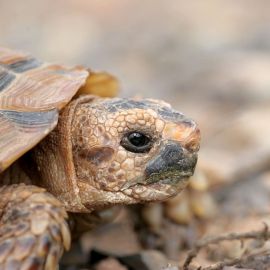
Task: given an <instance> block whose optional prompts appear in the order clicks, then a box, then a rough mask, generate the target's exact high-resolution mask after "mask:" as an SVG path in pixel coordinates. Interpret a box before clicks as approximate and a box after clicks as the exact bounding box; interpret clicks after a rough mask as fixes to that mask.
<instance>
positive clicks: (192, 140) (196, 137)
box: [182, 127, 201, 152]
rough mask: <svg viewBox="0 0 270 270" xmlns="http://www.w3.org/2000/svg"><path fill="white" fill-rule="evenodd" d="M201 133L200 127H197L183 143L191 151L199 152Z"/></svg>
mask: <svg viewBox="0 0 270 270" xmlns="http://www.w3.org/2000/svg"><path fill="white" fill-rule="evenodd" d="M200 140H201V134H200V130H199V128H198V127H196V128H195V129H194V130H193V131H192V132H191V133H190V135H189V136H188V137H187V138H186V140H185V141H183V143H182V145H183V147H184V148H185V149H187V150H188V151H190V152H198V151H199V149H200Z"/></svg>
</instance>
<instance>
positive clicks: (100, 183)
mask: <svg viewBox="0 0 270 270" xmlns="http://www.w3.org/2000/svg"><path fill="white" fill-rule="evenodd" d="M134 132H139V133H140V134H144V136H146V137H147V138H148V140H149V144H148V146H149V147H146V148H143V149H144V150H143V151H142V150H141V149H142V148H138V147H137V146H136V147H135V150H134V145H133V146H132V148H130V141H129V136H130V134H133V133H134ZM199 141H200V133H199V130H198V128H197V126H196V124H195V123H194V122H193V121H192V120H190V119H188V118H186V117H185V116H184V115H183V114H181V113H178V112H176V111H174V110H173V109H172V108H171V107H170V106H169V105H168V104H166V103H164V102H162V101H156V100H132V99H129V100H125V99H116V98H115V99H103V98H97V97H94V96H83V97H80V98H77V99H75V100H73V101H72V102H71V103H70V104H69V105H68V106H66V107H65V108H64V110H63V111H62V112H61V115H60V118H59V122H58V125H57V127H56V129H55V130H54V131H53V132H51V133H50V134H49V136H47V137H46V138H45V139H44V140H43V141H41V143H39V145H38V146H37V147H35V148H34V149H33V150H32V151H30V153H28V154H27V155H26V156H24V157H23V158H22V159H21V160H20V161H19V162H18V163H17V164H14V165H13V167H11V168H10V170H9V171H7V172H6V173H4V174H3V175H2V180H3V181H2V183H4V184H7V185H10V186H5V187H3V188H2V189H1V190H0V194H1V198H2V199H0V209H2V210H3V211H2V218H1V225H0V232H1V233H0V236H1V240H0V270H1V267H2V269H10V268H8V266H7V263H8V261H14V264H15V263H16V262H17V264H18V265H19V266H18V267H17V269H24V270H30V269H41V270H43V269H55V267H56V265H57V262H58V259H59V257H60V255H61V253H62V251H63V249H64V247H65V248H68V245H69V244H68V242H69V241H68V238H69V232H68V230H67V227H66V226H67V225H66V223H65V218H66V214H65V210H66V211H69V212H71V215H70V216H71V217H72V218H73V219H74V222H73V225H74V224H75V228H73V229H74V230H75V231H76V232H77V233H80V232H83V231H85V230H87V229H88V224H89V227H91V226H92V225H93V224H92V220H93V219H91V216H90V215H91V214H90V213H91V212H93V211H100V210H102V209H106V208H108V207H111V206H113V205H117V204H131V203H142V202H149V201H162V200H165V199H167V198H169V197H171V196H174V195H176V194H178V193H179V192H180V191H181V190H182V189H183V188H184V187H185V186H186V184H187V178H188V177H189V176H191V175H192V174H193V171H194V168H195V165H196V161H197V151H198V150H199ZM131 149H132V150H131ZM14 166H20V167H21V168H23V170H24V172H19V169H16V168H15V167H14ZM16 172H17V173H16ZM21 182H23V183H25V184H27V186H26V185H25V186H23V185H14V183H16V184H17V183H21ZM31 185H32V186H31ZM33 185H35V186H40V187H42V188H45V189H41V188H37V187H35V186H33ZM45 190H46V191H47V192H48V193H47V192H46V191H45ZM50 194H52V195H50ZM64 209H65V210H64ZM76 213H78V214H76ZM14 215H15V217H14ZM97 216H98V215H97ZM97 216H96V217H97ZM80 223H81V224H82V225H80ZM13 224H14V226H13ZM15 224H16V226H15ZM25 224H26V225H25ZM17 226H18V227H20V226H27V229H25V230H24V231H23V232H20V230H19V229H18V227H17ZM80 226H81V227H80ZM10 228H11V229H10ZM20 233H21V234H20ZM18 234H19V235H18ZM24 237H29V239H30V238H31V239H32V240H31V241H32V245H31V248H28V246H27V247H26V246H24V245H23V244H22V245H21V250H22V252H21V253H20V252H17V251H16V249H15V244H14V241H15V242H16V241H19V240H18V239H21V238H24ZM5 239H9V241H10V243H11V244H9V245H13V246H12V249H10V250H8V247H9V246H7V247H5V245H4V243H5V242H4V241H6V240H5ZM44 239H47V241H49V244H48V243H47V242H46V241H45V240H44ZM1 241H2V242H1ZM29 241H30V240H29ZM2 245H4V246H3V247H2ZM29 245H30V244H29ZM40 245H41V248H40ZM18 246H20V245H19V244H18ZM7 250H8V251H7ZM7 254H8V255H7ZM22 254H24V255H22ZM34 257H35V258H36V259H35V260H34V261H33V258H34ZM1 260H2V261H1ZM30 262H36V263H41V266H39V267H37V268H31V267H30V266H29V265H28V266H27V263H30ZM47 265H49V266H48V267H49V268H46V267H47ZM11 269H16V268H15V266H14V268H11Z"/></svg>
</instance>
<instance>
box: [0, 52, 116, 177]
mask: <svg viewBox="0 0 270 270" xmlns="http://www.w3.org/2000/svg"><path fill="white" fill-rule="evenodd" d="M92 74H94V75H92ZM100 74H101V75H100ZM100 74H95V73H92V72H91V76H89V75H90V72H89V70H87V69H86V68H84V67H81V66H76V67H72V68H70V67H66V66H62V65H56V64H49V63H45V62H42V61H40V60H37V59H36V58H33V57H32V56H30V55H28V54H25V53H22V52H18V51H13V50H10V49H6V48H1V47H0V149H1V151H0V173H1V172H2V171H3V170H5V169H6V168H7V167H8V166H9V165H11V164H12V163H13V162H14V161H15V160H17V159H18V158H19V157H20V156H22V155H23V154H24V153H25V152H27V151H28V150H29V149H31V148H33V147H34V146H35V145H36V144H37V143H38V142H39V141H41V140H42V139H43V138H44V137H45V136H46V135H47V134H48V133H49V132H50V131H51V130H52V129H53V128H54V127H55V126H56V124H57V121H58V113H59V110H61V109H62V108H63V107H64V106H65V105H66V104H67V103H68V102H69V101H70V100H71V99H72V97H73V96H74V95H75V94H76V93H77V92H78V90H79V89H80V88H81V86H84V87H83V88H82V89H81V90H80V93H89V89H87V87H86V86H89V87H92V88H91V89H94V91H92V92H94V93H95V94H98V93H99V91H100V90H99V89H100V88H101V87H100V85H102V83H100V77H101V80H102V82H103V83H104V80H105V84H107V85H108V81H109V84H110V85H109V89H111V92H112V93H108V96H110V95H115V91H116V88H117V85H116V84H117V83H116V82H117V81H116V79H115V78H113V77H112V76H110V75H108V74H107V73H100ZM104 76H105V77H104ZM92 77H93V78H94V84H95V85H97V87H96V88H97V91H95V87H93V81H92V80H91V81H90V80H89V79H90V78H92ZM86 82H87V83H86ZM89 87H88V88H89ZM90 92H91V91H90ZM101 92H102V95H105V94H104V90H103V89H101Z"/></svg>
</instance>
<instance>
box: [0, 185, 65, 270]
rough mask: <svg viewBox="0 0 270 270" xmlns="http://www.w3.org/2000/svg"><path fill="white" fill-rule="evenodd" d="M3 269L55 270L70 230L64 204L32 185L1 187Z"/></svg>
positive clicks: (0, 253)
mask: <svg viewBox="0 0 270 270" xmlns="http://www.w3.org/2000/svg"><path fill="white" fill-rule="evenodd" d="M0 209H1V210H0V211H1V212H0V213H1V216H0V270H2V269H4V270H9V269H12V270H32V269H35V270H53V269H57V267H58V260H59V258H60V257H61V255H62V253H63V250H64V248H65V249H68V248H69V246H70V232H69V229H68V225H67V223H66V221H65V219H66V218H67V214H66V211H65V210H64V208H63V206H62V205H61V203H60V202H59V201H58V200H57V199H56V198H54V197H53V196H52V195H51V194H49V193H48V192H46V191H45V190H44V189H42V188H39V187H36V186H30V185H24V184H20V185H11V186H4V187H1V188H0Z"/></svg>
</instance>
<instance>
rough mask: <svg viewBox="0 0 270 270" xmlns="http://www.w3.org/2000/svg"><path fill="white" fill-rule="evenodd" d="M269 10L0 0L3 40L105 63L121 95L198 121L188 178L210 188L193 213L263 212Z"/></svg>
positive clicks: (268, 142) (54, 57)
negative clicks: (197, 145)
mask: <svg viewBox="0 0 270 270" xmlns="http://www.w3.org/2000/svg"><path fill="white" fill-rule="evenodd" d="M269 11H270V1H267V0H259V1H255V0H238V1H235V0H217V1H214V0H204V1H195V0H193V1H182V0H170V1H160V0H146V1H135V0H130V1H126V0H114V1H100V0H92V1H86V0H57V1H55V0H46V1H40V0H24V1H19V0H8V1H4V0H0V43H1V46H6V47H10V48H14V49H20V50H24V51H27V52H30V53H31V54H33V55H35V56H36V57H38V58H41V59H44V60H46V61H52V62H57V63H65V64H70V65H73V64H83V65H85V66H87V67H90V68H91V69H94V70H105V71H108V72H111V73H112V74H114V75H116V76H117V77H118V78H119V80H120V82H121V96H125V97H127V96H134V95H136V96H138V95H139V96H143V97H152V98H160V99H164V100H166V101H167V102H170V103H171V104H172V105H173V106H174V107H175V108H176V109H178V110H180V111H183V112H184V113H185V114H187V115H188V116H190V117H192V118H194V119H195V120H196V121H197V122H198V123H199V126H200V127H201V131H202V147H201V152H200V161H199V170H198V174H199V176H196V177H197V179H199V180H198V181H199V182H198V183H199V184H196V181H195V184H194V185H193V186H194V189H195V190H196V192H197V193H196V196H195V197H196V199H197V198H199V197H200V196H201V195H200V194H201V193H203V194H204V193H207V194H208V195H205V196H204V195H203V196H202V198H203V199H201V200H199V203H198V202H197V206H196V202H195V204H192V205H193V206H188V207H189V208H190V207H191V208H192V207H193V208H194V209H193V210H192V211H195V214H194V215H195V216H197V217H199V218H200V217H201V218H204V217H208V216H212V214H213V212H215V209H217V207H220V208H222V209H223V210H224V211H227V212H226V213H231V214H232V213H234V214H236V215H237V216H239V215H240V216H243V215H244V214H245V213H251V212H252V213H254V212H256V213H264V214H265V213H267V214H268V211H269V205H270V204H269V198H270V196H269V195H270V192H269V187H270V74H269V73H270V34H269V29H270V16H269ZM200 181H201V182H200ZM209 190H211V196H210V197H211V198H210V197H209V192H210V191H209ZM193 192H194V191H193ZM198 192H199V193H198ZM190 196H191V195H190ZM191 197H192V196H191ZM224 201H225V202H226V203H225V204H224V203H223V202H224ZM213 204H214V206H213ZM216 204H219V205H218V206H216ZM194 205H195V206H194ZM196 207H197V208H196ZM203 207H205V208H203ZM205 209H206V210H205ZM209 209H212V210H209ZM175 211H176V210H175ZM181 211H183V210H181ZM185 211H186V210H185ZM207 211H208V212H209V211H210V212H211V211H212V212H211V213H207ZM168 215H169V216H170V214H168ZM171 215H173V214H171ZM185 218H186V220H185ZM265 218H268V216H267V217H266V216H265ZM180 220H181V219H180ZM187 220H188V221H187ZM190 220H191V218H190V217H184V223H188V222H190ZM260 222H261V220H260ZM180 223H181V222H180ZM239 227H241V226H239Z"/></svg>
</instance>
